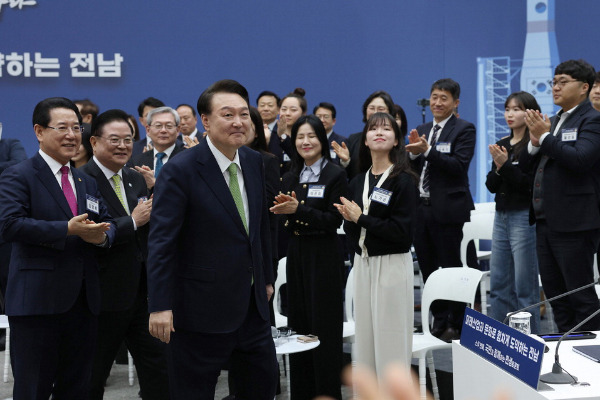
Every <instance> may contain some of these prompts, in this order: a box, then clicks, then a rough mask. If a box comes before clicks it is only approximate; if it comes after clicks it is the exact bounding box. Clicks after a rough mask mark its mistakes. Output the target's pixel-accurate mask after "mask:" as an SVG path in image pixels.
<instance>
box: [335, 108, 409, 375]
mask: <svg viewBox="0 0 600 400" xmlns="http://www.w3.org/2000/svg"><path fill="white" fill-rule="evenodd" d="M359 156H360V159H359V161H360V169H361V170H362V171H363V172H361V173H360V174H358V175H357V176H356V177H355V178H354V179H353V180H352V182H350V196H351V197H349V198H348V199H346V198H343V197H342V198H341V203H342V204H336V207H337V208H338V210H339V212H340V213H341V214H342V216H343V217H344V219H345V220H346V221H345V222H344V230H345V231H346V234H347V237H348V242H349V243H350V244H351V246H352V248H353V249H354V252H355V253H356V254H355V256H354V289H355V297H354V318H355V321H356V333H355V344H354V351H355V354H354V355H355V357H354V359H355V360H356V361H357V362H358V363H359V364H364V365H367V366H369V367H371V368H373V370H375V371H376V372H377V375H378V376H379V377H382V374H383V370H384V368H385V366H386V365H387V364H389V363H390V362H400V363H402V364H404V366H405V367H407V368H409V367H410V362H411V355H412V332H413V318H414V317H413V314H414V305H413V303H414V301H413V296H414V294H413V277H414V275H413V274H414V271H413V260H412V255H411V252H410V247H411V244H412V231H413V223H414V217H415V211H416V208H417V199H418V189H417V182H418V177H417V175H416V174H415V173H414V172H412V170H411V168H410V162H409V159H408V155H407V153H406V150H405V148H404V140H403V136H402V133H401V130H400V128H399V127H398V124H397V123H396V121H395V119H394V117H393V116H391V115H390V114H388V113H381V112H378V113H375V114H373V115H371V117H370V118H369V120H368V121H367V124H366V125H365V128H364V130H363V133H362V137H361V141H360V149H359Z"/></svg>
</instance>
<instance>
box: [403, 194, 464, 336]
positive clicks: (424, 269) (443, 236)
mask: <svg viewBox="0 0 600 400" xmlns="http://www.w3.org/2000/svg"><path fill="white" fill-rule="evenodd" d="M463 225H464V224H462V223H460V224H440V223H439V222H437V220H436V218H435V217H434V215H433V210H432V208H431V206H429V205H425V204H422V203H421V204H419V206H418V208H417V219H416V223H415V236H414V246H415V251H416V252H417V259H418V260H419V268H420V269H421V273H422V274H423V280H424V281H425V282H427V278H429V275H431V274H432V273H433V272H434V271H435V270H437V269H438V268H440V267H442V268H446V267H460V266H462V261H461V259H460V242H461V241H462V238H463V232H462V229H463ZM431 312H432V314H433V317H434V322H433V327H434V329H444V328H445V327H446V326H450V327H452V328H455V329H460V327H461V326H462V320H463V316H464V313H465V304H464V303H457V302H454V301H452V302H451V301H434V302H433V303H432V305H431Z"/></svg>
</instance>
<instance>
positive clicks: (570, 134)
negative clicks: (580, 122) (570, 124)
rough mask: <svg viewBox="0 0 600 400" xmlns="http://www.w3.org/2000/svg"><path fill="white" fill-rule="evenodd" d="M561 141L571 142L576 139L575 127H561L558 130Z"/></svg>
mask: <svg viewBox="0 0 600 400" xmlns="http://www.w3.org/2000/svg"><path fill="white" fill-rule="evenodd" d="M560 134H561V138H562V141H563V142H573V141H575V140H577V128H571V129H563V130H561V131H560Z"/></svg>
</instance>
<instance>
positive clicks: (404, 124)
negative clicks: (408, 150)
mask: <svg viewBox="0 0 600 400" xmlns="http://www.w3.org/2000/svg"><path fill="white" fill-rule="evenodd" d="M396 115H398V116H400V122H401V123H402V124H401V125H400V133H402V137H406V134H407V133H408V120H407V119H406V113H405V112H404V109H403V108H402V107H400V105H399V104H394V110H393V112H392V117H394V119H396Z"/></svg>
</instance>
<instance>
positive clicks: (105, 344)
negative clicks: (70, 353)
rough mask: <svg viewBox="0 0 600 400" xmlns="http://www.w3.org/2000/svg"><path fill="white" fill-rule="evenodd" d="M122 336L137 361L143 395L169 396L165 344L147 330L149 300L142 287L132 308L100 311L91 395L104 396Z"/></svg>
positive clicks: (91, 396) (159, 398) (145, 399)
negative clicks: (105, 386) (105, 384)
mask: <svg viewBox="0 0 600 400" xmlns="http://www.w3.org/2000/svg"><path fill="white" fill-rule="evenodd" d="M123 340H125V343H126V344H127V348H128V349H129V351H130V352H131V356H132V357H133V360H134V362H135V369H136V371H137V376H138V379H139V382H140V391H141V395H142V396H141V397H142V399H144V400H147V399H156V400H165V399H168V398H169V378H168V374H167V358H166V345H165V344H164V343H162V342H161V341H160V340H158V339H156V338H154V337H152V336H151V335H150V332H148V302H147V300H146V296H145V294H144V293H143V291H140V293H138V296H137V298H136V300H135V302H134V304H133V306H132V307H131V308H130V309H129V310H126V311H120V312H101V313H100V316H99V317H98V341H97V345H96V353H95V355H94V363H93V368H92V379H91V384H90V395H89V399H91V400H96V399H98V400H101V399H102V398H103V395H104V383H105V382H106V379H107V378H108V375H109V374H110V370H111V368H112V365H113V362H114V360H115V356H116V355H117V352H118V351H119V347H120V345H121V343H122V342H123Z"/></svg>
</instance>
